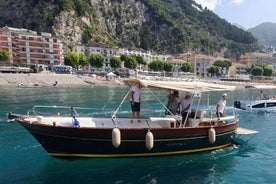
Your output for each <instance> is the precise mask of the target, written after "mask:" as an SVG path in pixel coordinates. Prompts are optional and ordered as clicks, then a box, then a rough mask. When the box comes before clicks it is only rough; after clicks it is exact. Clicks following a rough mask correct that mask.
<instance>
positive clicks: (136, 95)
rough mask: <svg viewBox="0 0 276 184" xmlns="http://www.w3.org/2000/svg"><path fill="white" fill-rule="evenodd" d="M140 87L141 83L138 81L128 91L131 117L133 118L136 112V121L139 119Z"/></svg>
mask: <svg viewBox="0 0 276 184" xmlns="http://www.w3.org/2000/svg"><path fill="white" fill-rule="evenodd" d="M141 88H142V85H141V84H140V83H137V84H135V85H132V86H131V93H130V104H131V119H133V118H134V116H135V113H136V116H137V119H138V121H139V120H140V102H141Z"/></svg>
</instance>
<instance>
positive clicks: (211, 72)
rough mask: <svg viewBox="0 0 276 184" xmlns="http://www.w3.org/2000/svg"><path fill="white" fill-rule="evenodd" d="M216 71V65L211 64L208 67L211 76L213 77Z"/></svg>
mask: <svg viewBox="0 0 276 184" xmlns="http://www.w3.org/2000/svg"><path fill="white" fill-rule="evenodd" d="M217 72H218V67H216V66H211V67H210V68H209V69H208V73H210V74H211V77H214V75H215V74H216V73H217Z"/></svg>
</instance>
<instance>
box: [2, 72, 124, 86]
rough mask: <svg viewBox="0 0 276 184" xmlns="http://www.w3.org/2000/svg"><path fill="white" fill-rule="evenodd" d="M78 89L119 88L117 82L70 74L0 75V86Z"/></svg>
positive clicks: (120, 83)
mask: <svg viewBox="0 0 276 184" xmlns="http://www.w3.org/2000/svg"><path fill="white" fill-rule="evenodd" d="M55 82H57V85H56V86H55V87H78V86H79V87H80V86H88V87H89V86H121V85H122V82H121V81H119V80H113V81H112V80H111V81H109V80H103V79H102V78H99V77H98V78H94V77H90V76H84V75H70V74H53V73H47V74H36V73H30V74H22V73H17V74H14V73H0V86H2V87H18V85H19V84H22V85H25V86H32V87H51V86H52V87H54V83H55Z"/></svg>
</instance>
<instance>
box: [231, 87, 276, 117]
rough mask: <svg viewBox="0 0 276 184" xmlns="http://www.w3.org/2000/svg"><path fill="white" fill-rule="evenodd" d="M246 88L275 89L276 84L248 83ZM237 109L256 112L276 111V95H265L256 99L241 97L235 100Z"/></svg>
mask: <svg viewBox="0 0 276 184" xmlns="http://www.w3.org/2000/svg"><path fill="white" fill-rule="evenodd" d="M245 88H254V89H259V90H264V89H275V88H276V86H267V85H247V86H245ZM234 107H235V108H237V109H242V110H247V111H254V112H276V97H275V96H273V97H264V98H262V99H261V98H259V97H258V98H256V99H239V100H236V101H235V102H234Z"/></svg>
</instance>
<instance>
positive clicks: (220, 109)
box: [218, 98, 226, 113]
mask: <svg viewBox="0 0 276 184" xmlns="http://www.w3.org/2000/svg"><path fill="white" fill-rule="evenodd" d="M218 105H219V107H218V112H220V113H224V109H225V106H226V100H224V99H223V98H221V99H220V100H219V101H218Z"/></svg>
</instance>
